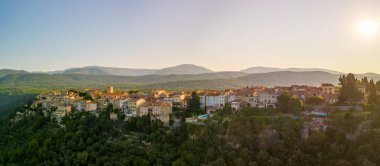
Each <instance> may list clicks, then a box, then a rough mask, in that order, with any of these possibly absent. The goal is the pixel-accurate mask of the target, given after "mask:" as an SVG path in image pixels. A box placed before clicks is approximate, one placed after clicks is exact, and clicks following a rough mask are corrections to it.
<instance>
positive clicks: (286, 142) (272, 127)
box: [0, 107, 380, 165]
mask: <svg viewBox="0 0 380 166" xmlns="http://www.w3.org/2000/svg"><path fill="white" fill-rule="evenodd" d="M30 109H31V108H28V107H25V108H23V109H19V110H18V111H20V112H23V110H30ZM34 111H35V112H36V114H35V115H30V116H28V117H27V118H24V119H23V120H21V121H19V122H17V123H14V122H11V121H10V120H9V119H8V120H6V121H3V122H2V124H1V126H0V164H4V165H8V164H9V165H201V164H206V165H377V164H379V163H380V158H379V157H378V155H377V154H380V146H379V145H380V142H379V139H375V138H378V137H380V132H378V130H379V129H380V123H378V122H379V121H380V112H378V111H374V110H370V111H371V116H370V117H366V116H365V114H363V113H361V114H357V113H355V112H352V113H351V112H346V113H335V114H331V115H330V117H331V120H329V121H328V124H329V127H328V128H327V130H326V132H325V133H323V132H312V133H311V135H310V136H309V137H308V138H307V139H304V138H303V137H302V132H301V131H302V128H303V123H304V121H305V120H307V119H304V118H299V119H293V118H291V117H290V116H289V115H288V114H284V113H281V112H279V111H277V110H276V109H270V110H267V109H243V110H241V111H240V112H235V113H233V112H232V110H230V108H228V107H226V108H225V109H223V110H221V111H220V112H218V113H217V114H215V116H214V117H213V118H211V119H209V120H207V121H205V125H204V126H198V125H191V124H182V125H181V126H179V127H164V126H162V124H161V123H160V122H159V121H150V120H149V117H148V116H144V117H141V118H132V119H130V120H129V121H127V122H125V121H123V120H122V119H118V120H115V121H112V120H110V119H109V114H110V111H104V112H101V113H100V114H99V117H96V116H94V115H93V114H91V113H87V112H77V113H74V114H71V115H70V116H67V117H66V118H63V122H62V125H64V126H65V127H64V128H61V127H60V126H59V125H57V123H56V121H55V120H54V119H53V120H50V119H49V118H45V117H44V116H43V115H42V112H41V110H40V109H39V108H37V109H36V110H34ZM13 116H15V115H13ZM370 121H373V122H374V123H368V122H370ZM359 126H360V127H359ZM15 138H17V139H15Z"/></svg>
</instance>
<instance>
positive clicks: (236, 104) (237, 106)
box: [231, 101, 240, 111]
mask: <svg viewBox="0 0 380 166" xmlns="http://www.w3.org/2000/svg"><path fill="white" fill-rule="evenodd" d="M231 109H232V111H237V110H240V103H239V102H236V101H234V102H231Z"/></svg>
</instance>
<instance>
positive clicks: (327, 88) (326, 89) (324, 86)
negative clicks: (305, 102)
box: [320, 84, 336, 94]
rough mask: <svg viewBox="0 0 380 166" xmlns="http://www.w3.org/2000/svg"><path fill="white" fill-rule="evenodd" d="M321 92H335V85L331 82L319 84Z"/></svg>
mask: <svg viewBox="0 0 380 166" xmlns="http://www.w3.org/2000/svg"><path fill="white" fill-rule="evenodd" d="M320 88H321V89H322V94H336V90H335V86H334V85H333V84H322V85H321V86H320Z"/></svg>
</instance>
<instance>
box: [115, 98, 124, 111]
mask: <svg viewBox="0 0 380 166" xmlns="http://www.w3.org/2000/svg"><path fill="white" fill-rule="evenodd" d="M124 102H127V99H123V98H119V99H114V100H113V101H112V105H113V108H114V109H120V110H121V109H123V106H124Z"/></svg>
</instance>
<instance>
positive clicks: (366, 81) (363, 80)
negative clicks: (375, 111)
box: [361, 77, 369, 93]
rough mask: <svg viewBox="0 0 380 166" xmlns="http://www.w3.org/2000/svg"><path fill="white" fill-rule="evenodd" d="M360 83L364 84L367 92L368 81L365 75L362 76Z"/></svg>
mask: <svg viewBox="0 0 380 166" xmlns="http://www.w3.org/2000/svg"><path fill="white" fill-rule="evenodd" d="M361 83H362V84H363V85H364V86H365V89H366V93H368V92H369V81H368V78H367V77H363V78H362V81H361Z"/></svg>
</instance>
